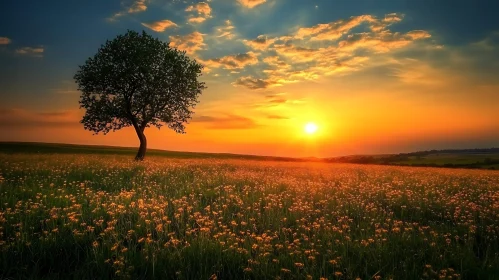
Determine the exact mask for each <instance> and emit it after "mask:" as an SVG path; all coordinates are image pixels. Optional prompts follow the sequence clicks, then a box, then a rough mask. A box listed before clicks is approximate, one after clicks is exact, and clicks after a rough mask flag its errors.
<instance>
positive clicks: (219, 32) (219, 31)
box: [215, 20, 235, 40]
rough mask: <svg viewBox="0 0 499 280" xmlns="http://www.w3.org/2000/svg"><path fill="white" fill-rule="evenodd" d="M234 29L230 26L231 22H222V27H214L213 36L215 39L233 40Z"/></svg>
mask: <svg viewBox="0 0 499 280" xmlns="http://www.w3.org/2000/svg"><path fill="white" fill-rule="evenodd" d="M234 28H235V27H234V25H233V24H232V21H230V20H226V21H224V25H222V26H219V27H216V29H215V36H216V37H217V38H224V39H227V40H230V39H233V38H234V37H235V34H234Z"/></svg>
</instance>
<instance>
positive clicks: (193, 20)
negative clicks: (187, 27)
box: [188, 17, 206, 23]
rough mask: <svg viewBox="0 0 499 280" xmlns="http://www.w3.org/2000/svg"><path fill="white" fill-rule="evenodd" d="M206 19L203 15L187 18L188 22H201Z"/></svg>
mask: <svg viewBox="0 0 499 280" xmlns="http://www.w3.org/2000/svg"><path fill="white" fill-rule="evenodd" d="M205 20H206V18H204V17H191V18H189V19H188V22H189V23H202V22H204V21H205Z"/></svg>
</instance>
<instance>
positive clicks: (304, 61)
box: [233, 13, 431, 89]
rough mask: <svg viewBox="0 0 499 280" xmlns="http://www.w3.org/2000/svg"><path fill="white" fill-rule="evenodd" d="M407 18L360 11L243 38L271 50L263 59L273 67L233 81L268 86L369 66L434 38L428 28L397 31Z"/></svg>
mask: <svg viewBox="0 0 499 280" xmlns="http://www.w3.org/2000/svg"><path fill="white" fill-rule="evenodd" d="M402 19H403V15H401V14H396V13H392V14H387V15H385V17H384V18H382V19H378V18H377V17H375V16H373V15H360V16H353V17H350V18H348V19H341V20H337V21H333V22H330V23H320V24H317V25H314V26H311V27H300V28H298V29H297V30H296V31H295V32H293V33H291V34H284V35H282V36H278V37H274V38H268V37H266V36H263V35H261V36H258V37H257V38H256V39H254V40H243V43H244V44H245V45H246V46H248V47H250V48H251V49H256V50H259V51H264V52H266V53H267V54H268V56H266V57H264V58H263V62H265V63H266V64H267V65H268V67H267V68H265V69H263V70H261V72H262V73H264V74H265V77H258V78H255V77H251V76H246V77H241V78H239V79H238V80H236V82H235V83H233V84H234V85H236V86H246V87H248V88H250V89H262V88H267V87H270V86H278V85H283V84H287V83H296V82H299V81H306V80H317V79H319V78H321V77H323V76H327V75H335V74H339V73H346V72H351V71H357V70H360V69H363V68H365V67H366V66H368V65H369V61H370V56H371V55H374V54H387V53H390V52H392V51H395V50H398V49H402V48H404V47H408V46H409V45H411V44H412V43H413V42H415V41H417V40H423V39H427V38H430V37H431V34H430V33H428V32H427V31H425V30H412V31H408V32H406V33H401V32H392V31H391V30H390V29H389V26H390V25H392V24H394V23H397V22H400V21H401V20H402ZM358 29H359V30H358ZM362 29H363V30H362ZM354 30H355V32H354ZM357 30H358V31H357ZM359 51H361V52H359Z"/></svg>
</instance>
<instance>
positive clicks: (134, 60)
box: [74, 30, 205, 141]
mask: <svg viewBox="0 0 499 280" xmlns="http://www.w3.org/2000/svg"><path fill="white" fill-rule="evenodd" d="M202 68H203V66H202V65H200V64H198V63H197V62H196V60H193V59H190V58H189V57H188V56H186V55H185V52H181V51H179V50H177V49H175V48H170V46H169V43H165V42H163V41H161V40H159V39H157V38H153V37H152V36H150V35H148V34H147V33H146V32H145V31H143V32H142V34H139V33H138V32H135V31H130V30H129V31H128V32H127V33H126V34H125V35H119V36H117V37H116V38H115V39H113V40H110V41H109V40H108V41H107V42H106V43H105V44H104V45H103V46H101V48H99V50H98V52H97V54H96V55H95V56H94V57H91V58H89V59H87V61H86V62H85V64H84V65H82V66H80V69H79V70H78V72H77V73H76V74H75V76H74V79H75V81H76V83H77V84H78V89H79V90H80V91H81V98H80V108H84V109H85V110H86V112H85V115H84V116H83V119H82V120H81V123H82V124H83V126H84V128H85V129H87V130H90V131H93V132H94V133H96V134H97V133H99V132H102V133H104V134H106V133H108V132H109V131H116V130H119V129H121V128H124V127H128V126H134V128H135V129H136V130H137V133H138V134H139V131H142V132H143V131H144V129H145V128H146V127H149V126H155V127H157V128H160V127H161V126H162V125H164V124H166V125H167V126H168V127H169V128H170V129H173V130H174V131H176V132H177V133H184V129H185V125H184V124H185V123H186V122H188V120H189V119H190V118H191V115H192V113H193V111H192V109H193V108H194V107H195V105H196V104H197V103H198V100H197V99H198V96H199V95H200V94H201V92H202V90H203V89H205V85H204V83H203V82H199V81H198V78H199V77H200V76H201V71H202ZM139 138H140V135H139ZM141 141H142V139H141Z"/></svg>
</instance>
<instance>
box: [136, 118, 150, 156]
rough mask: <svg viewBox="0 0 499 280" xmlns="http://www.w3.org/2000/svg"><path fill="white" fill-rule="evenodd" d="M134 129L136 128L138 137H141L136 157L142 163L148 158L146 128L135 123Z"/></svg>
mask: <svg viewBox="0 0 499 280" xmlns="http://www.w3.org/2000/svg"><path fill="white" fill-rule="evenodd" d="M133 127H134V128H135V132H137V136H138V137H139V140H140V146H139V151H138V152H137V155H136V156H135V160H137V161H142V160H144V158H145V156H146V151H147V138H146V135H145V134H144V128H141V127H139V125H138V124H136V123H133Z"/></svg>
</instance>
